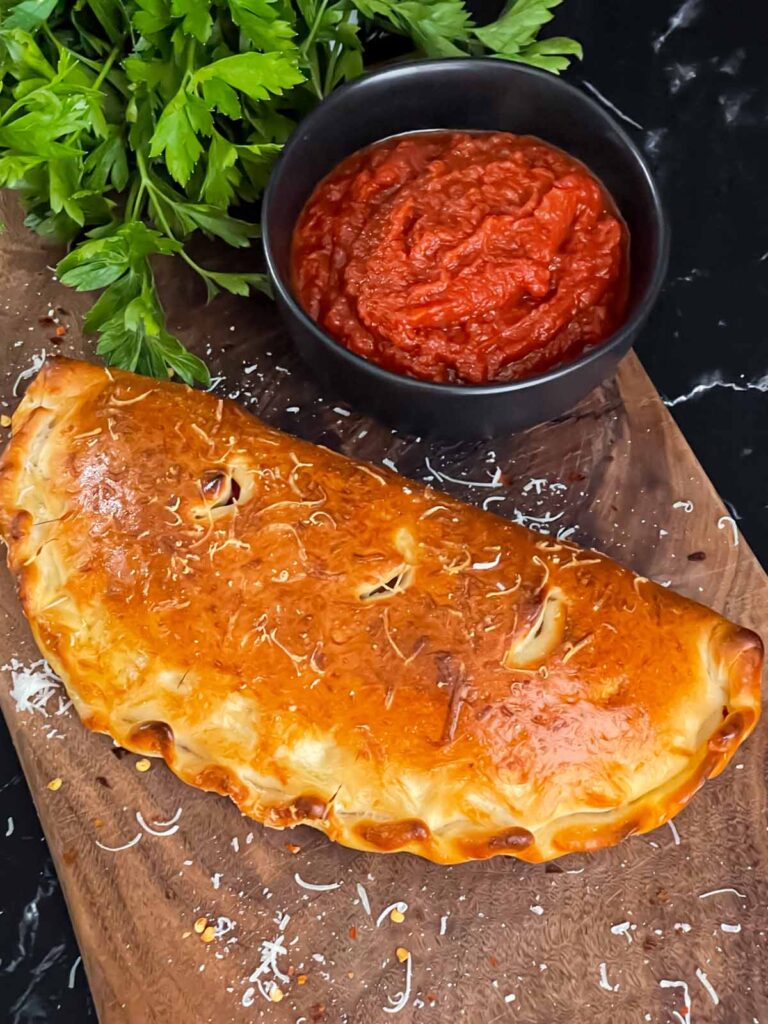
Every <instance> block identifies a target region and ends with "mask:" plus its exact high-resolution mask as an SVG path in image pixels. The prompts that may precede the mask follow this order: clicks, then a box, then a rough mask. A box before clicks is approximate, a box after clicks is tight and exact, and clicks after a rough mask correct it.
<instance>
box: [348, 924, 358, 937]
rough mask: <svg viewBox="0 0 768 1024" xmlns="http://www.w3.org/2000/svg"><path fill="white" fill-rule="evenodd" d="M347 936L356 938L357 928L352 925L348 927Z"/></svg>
mask: <svg viewBox="0 0 768 1024" xmlns="http://www.w3.org/2000/svg"><path fill="white" fill-rule="evenodd" d="M349 937H350V939H356V938H357V928H355V926H354V925H353V926H352V927H351V928H350V929H349Z"/></svg>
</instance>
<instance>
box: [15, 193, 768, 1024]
mask: <svg viewBox="0 0 768 1024" xmlns="http://www.w3.org/2000/svg"><path fill="white" fill-rule="evenodd" d="M0 213H3V214H4V215H3V219H4V220H5V221H6V222H7V223H8V230H7V231H6V233H5V235H4V236H3V237H2V239H0V291H1V294H2V295H3V296H4V298H3V300H2V303H0V329H1V330H2V337H3V349H2V354H1V355H0V359H1V360H2V363H1V364H0V371H1V372H0V400H2V408H1V409H0V411H5V412H7V411H8V410H9V409H10V408H11V407H13V406H14V405H15V403H16V401H17V398H16V397H15V396H14V394H13V391H14V386H15V387H16V390H17V391H19V392H21V391H22V390H23V387H24V383H25V379H27V377H28V376H29V375H30V371H31V370H32V369H33V368H34V367H35V366H36V365H38V363H39V357H40V354H41V353H42V351H43V350H46V351H47V352H52V351H61V352H64V353H66V354H69V355H81V354H85V355H86V356H90V357H91V358H93V355H92V353H93V347H92V343H91V342H83V340H82V338H81V336H80V330H79V322H80V317H79V314H80V313H81V312H82V310H83V309H84V308H86V305H87V302H86V301H84V298H83V297H78V296H73V294H72V293H71V292H70V291H68V290H67V289H64V288H62V287H61V286H60V285H58V284H57V283H56V282H55V280H54V279H53V275H52V272H51V271H50V269H48V268H47V266H46V265H47V264H51V263H52V262H53V261H54V260H55V258H56V254H55V253H53V252H52V251H50V250H48V251H46V250H45V249H44V248H43V247H42V246H41V244H40V243H39V242H38V241H37V240H36V239H34V238H33V237H32V236H31V235H29V234H27V233H26V232H24V231H23V230H22V229H21V228H20V224H19V218H18V215H17V213H16V210H15V207H13V206H12V205H9V204H6V209H5V210H4V211H0ZM165 285H166V290H167V294H168V296H169V301H170V304H171V307H172V309H173V311H174V316H173V317H172V319H171V324H170V326H171V327H172V329H178V330H180V331H181V333H182V336H183V337H184V338H185V340H187V341H188V342H189V343H191V344H192V345H193V347H194V348H195V349H196V350H197V351H198V352H200V353H201V354H204V355H205V356H206V358H208V360H209V362H210V364H211V366H212V369H213V371H214V373H215V374H216V375H217V376H220V378H221V379H220V380H218V383H217V385H216V390H217V393H219V394H222V395H223V394H229V395H231V396H232V397H235V398H238V399H239V400H240V401H242V402H243V403H244V404H245V405H246V406H247V407H248V408H250V409H251V410H252V411H253V412H255V413H257V414H258V415H260V416H262V417H263V418H265V419H266V420H268V421H269V422H270V423H272V424H273V425H275V426H278V427H282V428H284V429H286V430H289V431H292V432H294V433H297V434H300V435H301V436H303V437H307V438H310V439H311V440H314V441H318V442H320V443H322V444H325V445H328V446H330V447H332V448H335V449H339V450H342V451H345V452H347V453H350V454H354V455H356V456H358V457H361V458H363V459H368V460H370V461H371V462H374V463H377V462H378V463H381V462H383V461H384V460H390V462H389V463H388V464H394V465H395V466H396V467H397V468H398V470H399V471H400V472H401V473H403V474H404V475H407V476H411V477H414V478H415V479H422V480H428V479H431V481H432V483H433V484H434V485H435V486H437V487H441V488H444V489H445V490H446V491H449V492H450V493H452V494H453V495H455V496H457V497H459V498H461V499H462V500H465V501H468V502H471V503H473V504H478V505H479V504H483V503H486V504H487V507H488V508H490V509H491V510H492V511H493V512H495V513H496V514H498V515H502V516H507V517H509V518H513V519H516V520H517V521H520V522H527V523H529V524H530V525H532V526H534V527H535V528H537V529H541V530H546V531H549V532H550V533H551V534H556V533H557V532H558V531H559V532H561V534H562V533H563V532H564V531H565V532H566V534H567V535H568V536H571V537H573V539H574V540H576V541H578V542H580V543H581V544H584V545H594V546H596V547H599V548H600V549H601V550H603V551H605V552H607V553H608V554H610V555H612V556H613V557H614V558H616V559H618V560H619V561H621V562H624V563H626V564H627V565H629V566H631V567H632V568H633V569H635V570H637V571H638V572H640V573H642V574H643V575H646V576H649V577H652V578H654V579H656V580H660V581H662V582H664V583H665V584H666V583H669V584H670V585H671V586H673V587H675V588H676V589H678V590H681V591H682V592H683V593H685V594H688V595H689V596H691V597H694V598H696V599H698V600H701V601H703V602H705V603H707V604H710V605H712V606H714V607H715V608H717V609H718V610H719V611H721V612H723V613H725V614H726V615H728V616H730V617H731V618H734V619H736V620H737V621H739V622H743V623H744V624H746V625H748V626H751V627H752V628H754V629H756V630H758V631H759V632H762V633H763V635H764V636H768V586H767V585H766V577H765V575H764V574H763V572H762V570H761V569H760V567H759V565H758V564H757V561H756V560H755V558H754V556H753V555H752V554H751V552H750V551H749V548H748V547H747V545H746V543H745V542H744V540H743V538H741V537H740V536H739V534H738V532H737V531H736V528H735V524H734V523H733V521H732V520H731V519H730V518H728V516H727V511H726V509H725V508H724V507H723V505H722V503H721V502H720V500H719V499H718V497H717V496H716V494H715V493H714V491H713V489H712V486H711V485H710V483H709V481H708V480H707V478H706V477H705V475H704V473H703V471H702V469H701V467H700V466H699V464H698V463H697V461H696V459H695V458H694V456H693V454H692V453H691V451H690V449H689V448H688V446H687V444H686V442H685V440H684V439H683V437H682V436H681V434H680V433H679V431H678V430H677V428H676V427H675V425H674V423H673V421H672V419H671V418H670V416H669V414H668V413H667V411H666V409H665V408H664V406H663V405H662V403H661V401H660V399H659V397H658V395H657V393H656V392H655V390H654V388H653V386H652V385H651V383H650V381H649V380H648V378H647V376H646V375H645V373H644V371H643V370H642V368H641V366H640V363H639V362H638V360H637V358H636V357H635V356H633V355H630V356H629V357H628V358H627V359H626V360H625V361H624V363H623V365H622V367H621V371H620V373H619V375H618V377H617V378H616V379H615V380H613V381H611V382H609V383H608V384H606V385H605V386H604V387H603V388H601V389H600V390H599V391H597V392H595V393H594V394H593V395H591V396H590V397H589V398H588V399H587V400H586V401H584V402H583V403H582V404H581V405H580V406H579V407H578V408H577V409H575V410H574V411H573V412H572V413H570V414H569V415H566V416H563V417H562V418H561V419H560V420H558V421H557V422H554V423H549V424H547V425H545V426H541V427H538V428H536V429H534V430H531V431H529V432H528V433H526V434H523V435H520V436H517V437H511V438H505V439H502V440H498V441H496V442H493V443H487V442H484V443H474V442H473V443H465V444H452V445H440V444H436V443H428V442H425V441H421V440H414V439H412V438H410V439H409V438H404V437H400V436H398V435H397V434H395V433H393V432H391V431H390V430H389V429H387V428H385V427H382V426H381V425H379V424H377V423H375V422H373V421H371V420H370V419H368V418H366V417H365V416H364V415H362V414H360V413H358V412H357V411H355V410H352V409H349V408H348V407H347V406H345V405H344V404H342V403H339V402H337V401H336V400H335V399H334V398H333V397H332V396H327V395H321V394H320V393H319V392H318V391H317V389H316V388H315V387H314V385H313V383H312V381H311V379H310V378H309V375H308V373H307V371H306V370H305V369H304V368H303V366H302V365H301V364H300V363H299V361H298V359H297V358H296V356H295V355H294V354H293V352H292V350H291V348H290V345H289V343H288V342H287V340H286V338H285V337H284V335H283V332H282V330H281V328H280V325H279V323H278V321H277V319H276V316H275V313H274V311H273V310H272V308H271V306H270V305H269V304H268V303H267V302H266V301H264V302H262V303H258V302H257V301H246V300H240V299H235V298H233V297H225V298H222V299H220V300H218V301H217V302H216V303H215V304H214V305H212V306H210V307H204V306H202V305H201V302H200V296H199V294H198V292H197V291H196V286H195V285H194V284H193V283H190V282H189V281H188V280H187V279H186V278H184V279H183V280H178V279H175V280H169V281H166V282H165ZM62 307H63V310H64V311H62ZM48 318H53V320H54V321H56V320H59V321H61V323H62V324H64V325H67V328H68V329H67V333H66V334H65V335H64V337H63V339H62V338H59V337H57V336H56V327H57V326H58V324H57V323H55V322H53V323H52V322H51V321H50V319H48ZM51 339H54V340H51ZM659 343H660V344H664V339H659ZM19 374H21V375H22V376H21V378H19ZM25 375H26V376H25ZM497 468H499V469H500V470H501V471H502V474H503V482H502V484H501V486H496V487H492V486H489V484H490V483H491V482H492V477H493V475H494V473H495V470H496V469H497ZM471 482H475V483H476V484H479V485H480V486H470V483H471ZM0 598H1V601H0V605H1V608H2V615H3V626H4V628H3V629H2V630H0V664H9V663H10V662H11V660H12V659H13V658H15V659H17V662H16V664H17V669H16V682H17V685H18V683H19V680H20V677H19V671H20V669H19V667H18V666H19V664H21V665H24V666H28V665H29V664H30V663H31V662H33V661H34V660H35V659H36V657H37V654H36V651H35V649H34V645H33V643H32V642H31V640H30V636H29V633H28V630H27V628H26V624H25V623H24V621H23V618H22V616H21V612H20V610H19V606H18V603H17V601H16V598H15V595H14V593H13V586H12V583H11V580H10V577H9V575H8V574H7V573H6V572H3V573H2V578H1V579H0ZM211 642H212V643H215V642H216V638H215V637H212V638H211ZM3 675H4V679H3V680H2V684H0V704H1V705H2V709H3V712H4V714H5V716H6V719H7V721H8V725H9V728H10V731H11V734H12V736H13V738H14V742H15V744H16V746H17V749H18V752H19V756H20V758H21V761H22V764H23V767H24V771H25V773H26V776H27V780H28V782H29V785H30V788H31V790H32V793H33V796H34V799H35V802H36V804H37V808H38V811H39V814H40V818H41V820H42V823H43V827H44V829H45V833H46V836H47V838H48V842H49V844H50V847H51V850H52V852H53V857H54V859H55V861H56V867H57V870H58V872H59V876H60V879H61V882H62V887H63V889H64V893H65V895H66V898H67V901H68V904H69V909H70V911H71V914H72V918H73V921H74V925H75V930H76V932H77V936H78V939H79V942H80V946H81V950H82V953H83V959H84V964H85V967H86V970H87V973H88V978H89V981H90V984H91V987H92V990H93V995H94V999H95V1002H96V1006H97V1009H98V1013H99V1018H100V1020H101V1021H102V1024H128V1022H130V1024H241V1022H242V1024H251V1022H255V1021H270V1022H272V1021H273V1022H275V1024H282V1022H293V1024H320V1022H338V1024H343V1022H347V1024H369V1022H370V1024H372V1022H376V1024H381V1022H384V1021H388V1020H390V1019H392V1020H397V1021H401V1022H412V1021H413V1022H416V1021H418V1022H423V1024H454V1022H456V1024H458V1022H467V1024H492V1022H496V1021H519V1022H523V1024H561V1022H562V1024H566V1022H567V1024H574V1022H576V1024H590V1022H607V1021H611V1022H613V1024H630V1022H631V1024H635V1022H645V1021H652V1022H660V1024H668V1022H669V1024H671V1022H675V1021H677V1022H681V1021H682V1022H683V1024H691V1022H692V1021H693V1022H694V1024H707V1022H727V1024H753V1022H757V1021H760V1022H763V1021H766V1020H768V980H767V975H766V969H765V964H766V962H768V951H767V950H766V928H768V911H767V910H766V907H768V832H766V825H765V820H764V817H763V813H764V807H765V802H766V778H765V774H764V770H765V769H764V764H765V756H764V755H765V746H766V735H767V734H768V730H767V729H766V725H765V723H763V724H762V725H761V726H760V727H759V728H758V730H757V732H756V733H755V734H754V735H753V737H752V738H751V739H750V741H749V743H748V745H747V747H746V749H744V750H743V751H742V752H740V754H739V756H737V758H736V759H735V763H734V764H733V765H731V767H730V768H729V770H728V771H726V773H725V774H724V775H723V776H721V777H720V778H719V779H718V780H716V781H715V782H713V783H710V784H708V785H707V786H706V787H705V789H704V790H703V791H702V793H701V794H699V796H698V797H697V798H696V799H695V800H694V802H693V804H692V805H691V807H690V808H689V809H687V810H686V811H685V812H683V813H682V814H681V815H680V816H679V817H678V818H677V819H676V821H675V826H676V827H675V828H672V827H665V828H662V829H660V830H658V831H657V832H655V833H652V834H649V835H647V836H643V837H637V838H633V839H630V840H629V841H627V842H625V843H624V844H623V845H622V846H620V847H618V848H616V849H613V850H607V851H604V852H601V853H598V854H595V855H593V856H574V857H570V858H567V859H566V860H561V861H558V862H555V863H554V864H550V865H526V864H522V863H519V862H516V861H513V860H503V859H501V858H497V859H495V860H492V861H488V862H485V863H479V864H469V865H463V866H457V867H451V868H445V867H438V866H436V865H432V864H429V863H426V862H424V861H421V860H418V859H417V858H414V857H411V856H406V855H401V856H389V857H386V856H373V855H368V854H361V853H354V852H352V851H350V850H346V849H343V848H341V847H339V846H334V845H332V844H330V843H329V842H328V841H326V839H325V838H324V837H323V836H322V835H320V834H318V833H314V832H312V831H311V830H308V829H304V828H300V829H297V830H295V831H294V832H292V833H281V832H275V831H269V830H265V829H263V828H261V827H260V826H259V825H257V824H256V823H254V822H250V821H249V820H248V819H246V818H243V817H242V816H241V815H240V814H239V812H238V811H237V810H236V808H235V807H234V805H232V804H231V803H229V802H228V801H227V800H225V799H223V798H219V797H216V796H213V795H207V794H203V793H200V792H196V791H194V790H192V789H189V788H187V787H185V786H184V785H183V784H182V783H180V782H179V781H177V780H176V779H175V778H174V777H173V776H172V775H171V774H170V772H168V771H167V770H166V769H165V768H164V767H163V766H162V765H160V764H158V763H157V762H155V763H154V764H153V767H152V768H151V770H150V771H148V772H145V773H142V772H140V771H138V770H137V760H138V759H137V758H136V757H134V756H133V755H128V754H124V752H122V751H120V750H119V749H115V748H114V746H113V744H112V743H111V742H110V741H109V740H108V739H107V738H105V737H99V736H94V735H91V734H89V733H87V732H86V731H85V730H84V729H83V728H82V727H81V725H80V724H79V721H78V720H77V719H76V717H75V716H74V714H73V713H72V711H71V710H68V711H65V712H64V713H62V714H57V713H56V712H57V709H58V707H59V704H60V701H59V696H58V695H57V694H54V695H53V696H52V697H51V698H50V699H49V700H48V701H47V704H46V705H45V706H46V709H47V717H46V715H44V714H43V713H42V712H41V711H27V712H20V711H19V710H17V702H16V701H15V700H14V699H13V697H12V695H11V692H10V687H11V683H12V681H13V672H12V671H10V670H7V669H6V670H5V671H4V673H3ZM123 755H124V756H123ZM53 779H61V780H62V785H61V787H60V788H59V789H58V790H56V791H53V790H51V789H50V788H48V787H47V783H49V782H50V781H51V780H53ZM160 822H167V823H169V824H165V825H161V824H159V823H160ZM155 833H161V834H159V835H158V834H155ZM163 833H165V834H163ZM137 837H138V838H137ZM128 843H132V844H133V845H130V846H129V847H128V848H126V849H123V850H119V851H117V852H110V851H109V850H107V849H104V847H121V846H124V845H125V844H128ZM307 883H309V885H317V886H324V887H325V888H321V889H312V888H308V887H306V886H307ZM395 902H401V903H403V904H407V909H405V911H404V920H403V921H402V922H400V923H398V922H396V921H393V920H392V919H391V917H390V915H389V913H387V912H386V910H387V907H390V906H391V905H392V904H393V903H395ZM396 916H397V915H396ZM201 917H205V918H206V919H207V921H209V922H211V923H212V924H213V925H214V926H215V927H216V936H215V938H214V939H213V941H211V942H209V943H206V942H204V941H203V940H202V939H201V937H200V936H199V935H198V934H197V933H196V931H195V929H194V924H195V922H196V920H198V919H199V918H201ZM398 947H402V948H404V949H407V950H408V951H409V952H410V958H409V960H408V961H406V962H405V963H402V962H400V960H398V957H397V955H396V950H397V948H398ZM409 965H410V969H409ZM273 981H274V982H277V984H278V987H279V990H280V992H281V993H282V994H283V998H282V999H281V1001H279V1002H273V1001H271V1000H270V999H268V998H266V997H265V996H264V995H263V994H262V992H261V991H260V988H259V983H260V982H261V983H262V984H263V985H265V990H266V988H268V987H269V985H268V984H267V983H269V982H273ZM400 1007H401V1008H400ZM395 1010H396V1011H397V1012H392V1011H395Z"/></svg>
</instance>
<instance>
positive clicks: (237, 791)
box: [190, 764, 248, 804]
mask: <svg viewBox="0 0 768 1024" xmlns="http://www.w3.org/2000/svg"><path fill="white" fill-rule="evenodd" d="M190 782H191V783H192V785H193V786H198V787H199V788H200V789H206V790H208V791H210V792H213V793H220V794H221V795H222V796H230V797H232V799H233V800H234V801H235V803H236V804H240V803H244V802H245V801H246V799H247V796H248V793H247V791H246V789H245V786H243V785H242V784H241V783H240V782H238V780H237V779H236V778H235V776H234V775H233V774H232V773H231V772H230V771H228V770H227V769H226V768H222V767H220V766H219V765H215V764H212V765H209V766H208V767H207V768H203V770H202V771H201V772H198V773H197V775H196V776H195V777H194V778H193V779H190Z"/></svg>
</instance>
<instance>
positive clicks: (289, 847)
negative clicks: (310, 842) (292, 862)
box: [285, 843, 301, 853]
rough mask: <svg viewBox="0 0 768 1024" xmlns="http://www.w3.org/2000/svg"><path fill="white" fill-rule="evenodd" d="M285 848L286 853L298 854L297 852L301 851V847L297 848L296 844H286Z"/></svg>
mask: <svg viewBox="0 0 768 1024" xmlns="http://www.w3.org/2000/svg"><path fill="white" fill-rule="evenodd" d="M285 848H286V850H287V851H288V853H299V851H300V850H301V847H300V846H297V845H296V843H286V844H285Z"/></svg>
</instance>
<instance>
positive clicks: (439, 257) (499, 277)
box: [292, 131, 628, 384]
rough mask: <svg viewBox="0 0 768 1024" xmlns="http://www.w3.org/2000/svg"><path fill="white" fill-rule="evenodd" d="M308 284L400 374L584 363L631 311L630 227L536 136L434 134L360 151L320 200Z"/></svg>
mask: <svg viewBox="0 0 768 1024" xmlns="http://www.w3.org/2000/svg"><path fill="white" fill-rule="evenodd" d="M292 273H293V287H294V291H295V293H296V295H297V297H298V299H299V301H300V302H301V304H302V305H303V307H304V308H305V309H306V311H307V312H308V313H309V314H310V316H312V317H313V318H314V319H315V320H316V321H317V323H318V324H320V326H322V327H323V328H324V329H325V330H326V331H327V332H328V333H329V334H330V335H331V336H332V337H334V338H335V339H336V340H337V341H338V342H340V343H341V344H342V345H345V346H346V347H347V348H348V349H350V350H351V351H353V352H356V353H357V354H358V355H361V356H364V357H365V358H366V359H370V360H372V361H373V362H375V363H378V364H379V365H380V366H383V367H385V368H386V369H388V370H394V371H396V372H398V373H403V374H407V375H409V376H411V377H418V378H421V379H424V380H431V381H442V382H458V383H461V382H464V383H468V384H483V383H489V382H493V381H508V380H514V379H518V378H521V377H526V376H530V375H532V374H534V373H538V372H540V371H542V370H546V369H548V368H549V367H552V366H554V365H556V364H557V363H561V362H564V361H568V360H571V359H574V358H575V357H576V356H578V355H579V354H580V353H581V352H583V351H584V349H585V348H587V346H591V345H596V344H598V343H599V342H601V341H603V340H604V339H605V338H607V337H608V336H609V335H610V334H612V333H613V331H615V330H616V328H617V327H619V326H620V324H621V323H622V320H623V318H624V312H625V307H626V302H627V291H628V233H627V228H626V226H625V224H624V222H623V220H622V219H621V216H620V215H619V213H618V211H617V209H616V207H615V205H614V203H613V200H612V199H611V197H610V195H609V194H608V192H607V191H606V189H605V188H604V187H603V186H602V185H601V184H600V182H599V181H598V180H597V179H596V178H595V177H594V175H592V174H591V173H590V172H589V171H588V170H587V168H586V167H585V166H584V165H583V164H582V163H580V162H579V161H578V160H576V159H574V158H573V157H571V156H568V154H567V153H564V152H563V151H562V150H559V149H556V148H555V147H554V146H550V145H548V144H547V143H545V142H542V141H541V140H540V139H536V138H533V137H531V136H521V135H512V134H509V133H507V132H481V133H467V132H453V131H433V132H424V133H419V134H409V135H401V136H398V137H395V138H390V139H386V140H384V141H383V142H379V143H376V144H374V145H372V146H369V147H368V148H367V149H363V150H360V151H359V152H357V153H353V154H352V156H350V157H348V158H347V159H346V160H344V161H342V163H340V164H339V165H338V167H336V168H335V169H334V170H333V171H331V173H330V174H329V175H328V176H327V177H326V178H324V179H323V180H322V181H321V182H320V184H319V185H318V186H317V187H316V189H315V190H314V192H313V193H312V195H311V196H310V198H309V200H308V202H307V204H306V206H305V207H304V209H303V211H302V214H301V216H300V218H299V221H298V224H297V226H296V229H295V231H294V236H293V252H292Z"/></svg>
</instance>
